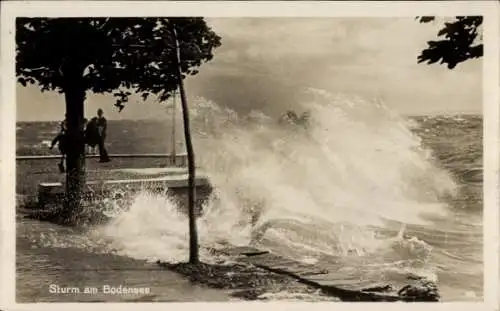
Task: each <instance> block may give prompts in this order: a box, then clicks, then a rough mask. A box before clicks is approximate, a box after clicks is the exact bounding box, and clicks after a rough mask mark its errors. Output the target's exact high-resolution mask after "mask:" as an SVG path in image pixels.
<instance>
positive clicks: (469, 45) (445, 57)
mask: <svg viewBox="0 0 500 311" xmlns="http://www.w3.org/2000/svg"><path fill="white" fill-rule="evenodd" d="M417 19H418V20H419V22H421V23H429V22H431V21H434V20H435V18H434V17H432V16H422V17H418V18H417ZM482 23H483V17H482V16H457V17H455V20H454V21H453V22H447V23H445V24H444V27H443V28H441V29H440V30H439V32H438V33H437V36H438V37H442V39H441V40H434V41H428V42H427V45H428V47H427V48H426V49H424V50H423V51H422V53H421V54H420V55H419V56H418V63H427V64H434V63H437V62H439V63H440V64H446V65H447V66H448V68H449V69H453V68H455V67H456V66H457V65H458V64H459V63H461V62H464V61H466V60H468V59H474V58H479V57H482V56H483V44H482V33H481V27H480V26H481V25H482Z"/></svg>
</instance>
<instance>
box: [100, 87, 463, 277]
mask: <svg viewBox="0 0 500 311" xmlns="http://www.w3.org/2000/svg"><path fill="white" fill-rule="evenodd" d="M306 93H307V96H308V98H309V99H308V100H306V101H304V102H303V104H302V105H300V106H298V107H294V109H295V110H296V111H298V112H303V111H307V112H308V113H309V116H310V117H309V119H308V122H307V124H306V126H302V125H296V124H288V123H283V122H281V123H280V122H278V121H277V120H278V119H279V118H278V117H271V116H267V115H265V114H263V113H262V112H257V111H254V112H252V113H250V114H249V115H246V116H239V115H238V114H237V113H235V112H234V111H231V110H229V109H224V108H221V107H219V106H217V105H216V104H215V103H213V102H210V101H208V100H205V99H202V98H198V99H196V100H194V101H193V102H192V103H191V106H192V107H193V110H192V113H191V114H192V118H193V124H194V126H193V128H194V129H195V131H196V132H195V133H194V135H195V148H196V151H197V155H198V158H197V160H198V163H199V165H200V166H201V167H202V169H203V171H204V173H206V174H207V175H208V176H209V178H210V180H211V182H212V183H213V185H214V186H215V192H214V196H213V198H212V199H211V200H210V201H209V203H208V204H207V205H206V206H205V208H204V216H203V217H202V218H201V219H199V220H198V225H199V230H200V234H199V235H200V238H201V244H202V245H203V246H204V248H203V249H202V250H203V251H202V257H203V258H204V259H208V258H212V257H211V255H210V253H209V252H208V251H207V250H206V249H207V248H209V247H217V246H221V245H226V244H232V245H245V244H248V243H254V244H257V245H260V246H265V247H268V248H271V249H272V250H273V251H275V252H277V253H282V254H284V255H288V256H292V257H294V258H302V259H303V261H311V260H312V261H318V260H320V259H321V260H324V258H325V257H328V256H331V257H332V258H336V259H338V258H347V259H345V262H346V263H347V262H349V261H351V262H356V260H357V263H362V262H365V263H367V262H371V263H375V264H377V265H378V268H380V267H381V266H383V265H385V264H387V263H388V262H389V263H390V265H391V267H394V266H397V263H398V262H403V264H402V268H404V269H419V267H421V266H422V265H424V264H425V261H426V259H427V258H428V257H429V254H430V252H431V248H430V247H429V246H428V245H427V244H426V243H425V242H423V241H421V240H418V239H416V238H413V237H404V234H403V233H404V227H403V229H401V224H416V225H423V226H425V225H427V224H428V223H429V221H428V217H427V216H429V215H431V216H432V217H434V218H436V217H441V218H444V217H446V216H447V209H446V205H445V204H443V203H442V198H443V197H445V196H450V195H451V196H452V195H454V194H455V191H456V186H455V183H454V182H453V180H452V179H451V178H450V176H449V175H448V173H447V172H446V171H444V170H442V169H440V168H439V167H437V166H436V165H435V163H434V160H433V159H432V155H431V153H430V152H429V151H428V150H426V149H424V148H422V146H421V141H420V139H419V138H418V137H417V136H415V135H414V134H413V133H412V132H411V130H410V127H411V126H413V125H411V124H408V123H407V121H406V120H405V119H403V118H401V117H399V116H398V115H396V114H394V113H393V112H392V111H391V110H389V109H388V108H387V107H386V106H384V105H383V103H381V102H375V103H374V102H368V101H364V100H362V99H360V98H355V97H346V96H342V95H332V94H329V93H326V92H324V91H321V90H314V89H310V90H307V92H306ZM187 228H188V227H187V219H186V217H185V216H184V214H181V213H179V211H178V208H177V207H176V206H175V204H174V203H173V201H172V200H171V199H170V198H168V197H165V196H162V195H151V194H148V193H147V192H144V193H141V194H139V195H138V196H137V197H135V199H134V201H133V202H132V204H131V207H130V209H129V210H128V211H126V212H121V213H118V215H116V217H115V218H114V220H113V221H112V222H111V223H110V224H108V225H107V226H106V227H105V228H104V229H103V232H104V234H105V235H106V236H107V237H109V238H110V239H111V240H112V242H113V247H114V248H116V249H119V250H121V251H122V252H123V253H125V254H126V255H128V256H132V257H137V258H150V259H153V258H155V259H156V258H160V259H163V260H170V261H178V260H185V259H186V258H187V252H188V243H187V241H188V237H187V234H188V232H187ZM387 228H392V229H391V230H393V231H390V234H389V235H381V234H380V230H383V229H387ZM400 229H401V230H400ZM394 230H395V231H394ZM398 231H399V232H400V234H398ZM256 233H257V234H256ZM374 255H376V256H378V258H379V259H378V260H374V259H373V256H374ZM352 258H357V259H356V260H355V261H352ZM409 258H411V262H410V261H408V259H409ZM375 270H376V269H375ZM389 270H390V269H386V270H385V271H389Z"/></svg>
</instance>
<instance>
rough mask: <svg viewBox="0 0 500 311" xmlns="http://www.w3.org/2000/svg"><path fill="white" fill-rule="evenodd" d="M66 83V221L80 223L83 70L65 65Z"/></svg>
mask: <svg viewBox="0 0 500 311" xmlns="http://www.w3.org/2000/svg"><path fill="white" fill-rule="evenodd" d="M63 74H64V78H65V79H66V81H67V82H66V84H65V87H64V94H65V98H66V122H67V136H66V139H67V143H66V148H67V149H66V152H67V154H66V200H65V204H64V211H63V218H64V221H65V222H67V223H70V224H77V223H78V220H79V219H80V217H81V216H82V212H83V210H82V205H81V199H82V192H83V189H84V186H85V140H84V132H83V130H84V129H83V119H84V101H85V87H84V85H83V81H82V77H83V68H78V67H77V66H69V65H68V66H66V68H64V71H63Z"/></svg>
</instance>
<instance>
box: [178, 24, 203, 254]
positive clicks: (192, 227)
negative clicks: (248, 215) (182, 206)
mask: <svg viewBox="0 0 500 311" xmlns="http://www.w3.org/2000/svg"><path fill="white" fill-rule="evenodd" d="M173 32H174V37H175V47H176V57H175V61H176V65H177V66H176V69H177V78H178V80H179V93H180V95H181V105H182V119H183V121H184V137H185V139H186V152H187V159H188V215H189V263H191V264H198V263H199V261H200V259H199V254H198V248H199V247H198V230H197V228H196V212H195V202H196V188H195V184H194V180H195V177H196V169H195V160H194V150H193V144H192V142H191V128H190V125H189V110H188V104H187V99H186V93H185V91H184V83H183V81H182V72H181V67H180V62H181V60H180V52H179V41H178V40H177V34H176V31H175V29H173Z"/></svg>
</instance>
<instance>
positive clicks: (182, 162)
mask: <svg viewBox="0 0 500 311" xmlns="http://www.w3.org/2000/svg"><path fill="white" fill-rule="evenodd" d="M85 157H86V158H98V157H99V155H98V154H87V155H86V156H85ZM109 157H110V158H129V159H134V158H136V159H139V158H153V159H161V158H164V159H166V160H167V161H168V163H167V164H174V165H178V166H187V155H186V154H185V153H183V154H177V155H175V159H174V161H172V160H173V157H172V155H171V154H164V153H143V154H133V153H132V154H127V153H117V154H110V155H109ZM60 158H61V156H60V155H29V156H16V161H32V160H33V161H36V160H56V159H60Z"/></svg>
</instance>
